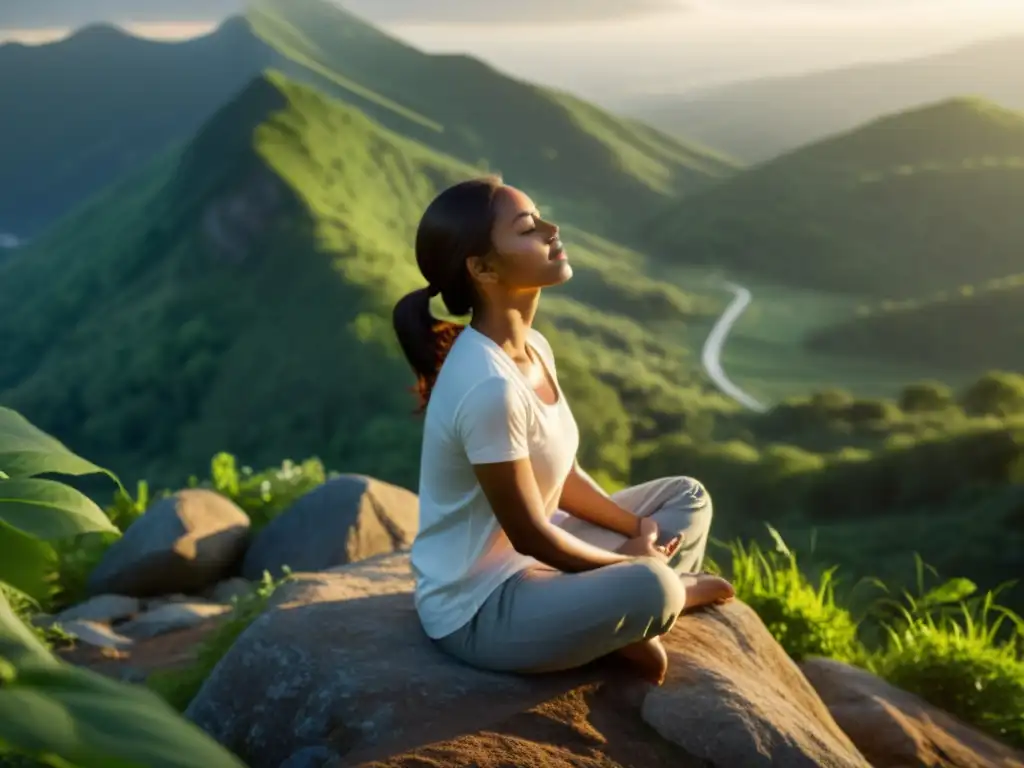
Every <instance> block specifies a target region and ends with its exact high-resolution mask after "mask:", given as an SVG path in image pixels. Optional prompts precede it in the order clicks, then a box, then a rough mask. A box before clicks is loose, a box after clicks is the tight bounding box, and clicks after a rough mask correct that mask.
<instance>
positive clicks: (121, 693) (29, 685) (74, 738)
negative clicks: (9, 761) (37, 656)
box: [0, 664, 245, 768]
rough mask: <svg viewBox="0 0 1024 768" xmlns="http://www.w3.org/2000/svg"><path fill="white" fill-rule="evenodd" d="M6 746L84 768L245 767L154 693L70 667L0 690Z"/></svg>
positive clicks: (42, 668)
mask: <svg viewBox="0 0 1024 768" xmlns="http://www.w3.org/2000/svg"><path fill="white" fill-rule="evenodd" d="M0 741H2V742H5V743H7V744H8V745H10V746H12V747H13V748H15V750H17V751H20V752H23V753H26V754H29V755H34V756H45V755H57V756H59V757H61V758H63V759H65V760H67V761H68V762H70V763H72V764H74V765H76V766H81V768H136V767H139V768H195V766H203V768H244V765H245V764H244V763H242V762H241V761H240V760H239V759H238V758H237V757H235V756H234V755H232V754H231V753H230V752H228V751H227V750H226V749H224V748H223V747H222V746H220V745H219V744H217V742H215V741H214V740H213V739H212V738H210V737H209V736H208V735H206V734H205V733H203V732H202V731H201V730H200V729H199V728H197V727H196V726H194V725H192V724H191V723H189V722H188V721H187V720H185V719H183V718H182V717H181V716H180V715H179V714H178V713H177V712H175V711H174V710H173V709H171V707H170V706H169V705H168V704H166V703H165V702H164V701H163V700H162V699H160V698H159V697H158V696H157V695H156V694H154V693H152V692H151V691H149V690H147V689H145V688H143V687H141V686H136V685H126V684H124V683H118V682H116V681H114V680H110V679H108V678H105V677H103V676H101V675H99V674H96V673H94V672H90V671H88V670H85V669H79V668H77V667H72V666H70V665H65V664H59V665H57V666H54V665H28V666H26V667H22V668H20V669H17V670H16V677H15V679H14V681H13V682H12V683H9V684H8V685H7V686H5V687H4V688H2V689H0Z"/></svg>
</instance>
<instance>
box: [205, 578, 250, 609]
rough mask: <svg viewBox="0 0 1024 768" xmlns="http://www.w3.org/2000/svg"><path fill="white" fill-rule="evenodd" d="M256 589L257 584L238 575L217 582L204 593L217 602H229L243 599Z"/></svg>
mask: <svg viewBox="0 0 1024 768" xmlns="http://www.w3.org/2000/svg"><path fill="white" fill-rule="evenodd" d="M255 591H256V585H255V584H253V583H252V582H251V581H249V580H248V579H243V578H241V577H239V576H236V577H235V578H233V579H227V580H225V581H222V582H219V583H218V584H215V585H214V586H213V587H211V588H210V589H208V590H207V591H206V592H205V593H204V594H205V596H206V597H207V598H209V599H210V600H212V601H213V602H215V603H221V604H224V605H226V604H228V603H230V602H231V601H232V600H234V599H236V598H237V599H239V600H241V599H242V598H243V597H247V596H248V595H251V594H252V593H253V592H255Z"/></svg>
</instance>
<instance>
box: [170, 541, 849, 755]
mask: <svg viewBox="0 0 1024 768" xmlns="http://www.w3.org/2000/svg"><path fill="white" fill-rule="evenodd" d="M412 587H413V581H412V576H411V573H410V566H409V559H408V556H407V555H406V554H391V555H384V556H380V557H376V558H372V559H369V560H366V561H363V562H361V563H357V564H354V565H349V566H345V567H342V568H338V569H334V570H333V571H331V572H327V573H320V574H298V575H297V576H295V577H294V581H292V582H290V583H286V584H285V585H284V586H283V587H282V588H281V589H280V590H279V591H278V593H276V595H275V598H274V601H273V604H272V606H271V607H270V609H269V610H268V611H267V612H266V613H265V614H264V615H263V616H261V617H260V618H259V619H257V620H256V621H255V622H254V623H253V624H252V625H251V626H250V627H249V629H247V630H246V631H245V632H244V633H243V634H242V635H241V637H239V639H238V640H237V641H236V642H235V644H234V646H232V648H231V650H230V651H229V652H228V653H227V654H226V655H225V657H224V658H223V659H222V660H221V662H220V663H219V664H218V665H217V667H216V668H215V669H214V670H213V672H212V674H211V675H210V677H209V678H208V679H207V680H206V682H205V683H204V685H203V687H202V689H201V690H200V691H199V693H198V694H197V696H196V698H195V699H194V700H193V701H192V703H191V705H190V706H189V708H188V710H187V712H186V716H187V717H188V718H190V719H191V720H192V721H193V722H195V723H196V724H198V725H199V726H200V727H202V728H203V729H204V730H206V731H207V732H208V733H210V734H211V735H213V737H214V738H216V739H217V740H218V741H220V742H221V743H222V744H224V745H225V746H227V747H228V748H229V749H231V750H232V751H233V752H235V753H236V754H238V755H239V756H240V757H241V758H242V759H243V760H244V761H246V763H247V764H249V765H250V766H251V767H252V768H280V766H282V764H284V765H289V766H296V765H322V766H324V768H327V767H328V766H330V768H338V767H339V766H343V765H344V766H352V765H356V764H357V763H358V762H359V761H361V760H369V759H371V758H372V759H384V758H386V759H387V760H388V762H387V763H386V764H387V765H395V766H397V765H405V764H407V763H408V764H409V765H423V764H441V765H449V764H450V765H456V764H457V765H470V764H479V765H491V764H492V762H491V761H490V759H489V758H488V759H486V760H484V758H483V756H484V755H486V754H487V752H488V750H491V749H495V748H498V747H499V746H502V745H503V746H502V748H503V749H504V748H507V749H508V750H510V751H509V752H508V753H507V754H506V757H507V756H508V755H513V754H514V755H515V760H518V761H519V762H515V760H514V761H513V762H514V764H516V765H522V766H526V765H533V764H537V765H555V766H557V765H566V766H568V765H591V764H593V765H595V766H596V765H606V766H612V765H616V764H619V761H626V762H625V763H623V764H627V763H629V760H633V759H635V760H639V759H640V758H643V762H642V763H632V764H643V765H645V766H650V768H659V767H660V766H665V767H666V768H667V767H668V766H689V765H704V766H707V765H716V766H723V768H733V766H740V765H743V766H746V765H760V764H765V765H767V764H768V761H770V760H772V759H773V758H774V759H775V760H776V761H777V762H776V763H775V764H777V765H781V766H789V765H794V766H795V765H801V766H802V765H815V764H817V765H826V766H858V768H859V767H860V766H867V762H866V761H865V760H864V759H863V758H861V757H860V755H859V754H858V753H857V750H856V749H855V748H854V747H853V745H852V744H851V743H850V742H849V740H848V739H847V738H846V736H845V735H844V734H843V733H842V731H840V730H839V728H838V726H836V724H835V722H834V721H833V720H832V718H831V716H830V715H829V713H828V711H827V709H826V708H825V706H824V704H822V703H821V701H820V700H818V699H817V698H816V695H815V694H814V691H813V690H812V689H811V688H810V686H809V685H808V684H807V681H806V680H805V679H804V678H803V676H802V675H801V674H800V672H799V670H797V669H796V668H795V667H794V666H793V665H792V663H791V662H789V665H788V666H787V665H786V664H785V663H784V661H788V659H786V657H785V654H784V653H783V651H782V649H781V648H779V647H778V645H776V644H775V642H774V640H772V638H771V636H770V635H769V634H768V632H767V630H766V629H765V627H764V625H763V624H761V623H760V622H759V621H758V620H757V618H756V616H754V614H753V613H752V612H751V611H750V609H748V608H746V607H745V606H742V605H738V604H737V605H732V606H726V607H724V608H721V609H713V610H711V611H708V612H706V613H704V614H695V615H692V616H686V617H683V618H682V619H680V620H679V622H678V623H677V625H676V627H675V628H674V629H673V631H672V633H671V635H670V637H671V640H670V642H671V644H672V647H673V649H674V650H673V655H674V656H675V661H676V664H677V665H678V666H680V667H682V666H684V665H685V666H686V667H687V669H686V670H685V672H683V671H680V672H678V673H673V677H672V678H671V680H670V682H669V684H668V687H667V688H665V689H662V690H655V691H653V692H651V693H648V690H647V688H646V686H643V685H639V694H640V695H639V696H637V695H636V693H637V687H638V686H637V684H633V685H624V684H623V681H622V680H621V678H619V677H618V676H617V675H616V674H614V670H613V669H612V668H611V667H610V666H609V665H604V664H595V665H591V666H590V667H588V668H586V669H583V670H578V671H575V672H571V673H566V674H559V675H541V676H533V677H526V676H517V675H505V674H496V673H491V672H486V671H482V670H477V669H473V668H471V667H469V666H466V665H464V664H461V663H459V662H457V661H455V660H453V659H451V658H450V657H448V656H446V655H444V654H443V653H441V652H440V651H439V650H438V649H437V648H436V647H435V646H434V645H433V644H432V643H431V642H430V641H429V640H428V639H427V638H426V636H425V635H424V634H423V630H422V629H421V627H420V625H419V621H418V619H417V617H416V613H415V609H414V607H413V600H412ZM691 644H692V645H694V647H700V648H702V649H704V653H698V652H694V653H692V654H690V655H687V654H686V653H683V652H681V651H680V650H679V649H680V648H686V647H689V646H690V645H691ZM705 655H706V656H707V665H706V667H704V668H703V669H704V671H703V672H701V667H700V664H701V659H702V658H703V657H704V656H705ZM733 670H740V672H734V671H733ZM683 674H685V675H687V676H688V678H689V679H690V681H691V682H690V683H689V686H687V685H686V684H685V683H684V681H683V677H681V675H683ZM718 678H723V679H724V680H726V681H727V684H722V683H720V681H719V680H718ZM609 680H611V681H613V682H611V683H608V682H607V681H609ZM787 686H788V687H787ZM627 689H628V690H631V691H632V693H630V694H629V695H628V696H627V695H626V691H627ZM748 689H749V690H748ZM645 695H646V697H647V700H648V702H649V703H647V704H644V706H643V711H644V714H645V717H646V718H647V720H648V722H651V723H655V724H656V728H657V729H658V730H660V731H661V732H662V733H663V734H665V736H666V737H667V739H663V738H661V737H659V736H658V734H657V733H655V732H654V731H653V730H652V729H651V728H649V727H648V726H647V725H645V724H644V723H643V721H642V720H641V718H640V707H641V701H643V697H644V696H645ZM716 696H723V697H727V699H726V701H725V702H718V701H717V700H714V697H716ZM687 697H690V698H692V699H693V700H694V701H696V702H700V706H696V705H694V704H693V703H692V702H690V701H686V699H687ZM772 707H776V708H778V712H779V714H773V713H772V712H771V711H769V710H771V708H772ZM799 718H802V719H803V720H802V721H801V722H798V721H797V720H798V719H799ZM598 728H599V729H600V731H599V732H598V731H597V730H596V729H598ZM685 728H690V729H693V730H695V731H697V732H698V736H697V737H687V736H685V735H680V732H681V731H682V730H684V729H685ZM531 739H534V740H537V743H536V744H527V743H526V742H527V741H529V740H531ZM672 742H676V743H672ZM677 744H682V745H683V746H684V747H685V749H683V748H681V747H680V746H677ZM709 745H710V746H714V747H715V748H716V749H720V750H721V755H720V756H719V755H718V754H715V753H711V752H709V751H708V750H707V747H708V746H709ZM406 750H412V751H411V752H407V751H406ZM691 750H693V751H692V752H691ZM403 755H404V756H403ZM584 755H589V756H588V757H586V758H584ZM709 755H710V756H709ZM574 756H575V757H578V758H579V761H577V760H576V759H575V757H574ZM630 756H632V757H630ZM599 758H600V759H599ZM445 760H448V761H449V762H445ZM453 760H454V761H455V762H451V761H453ZM815 760H819V761H820V762H817V763H815V762H814V761H815ZM460 761H461V762H460ZM704 761H708V762H704ZM493 764H494V765H509V764H513V763H510V762H509V761H508V760H507V759H506V760H505V761H504V762H501V761H498V762H493Z"/></svg>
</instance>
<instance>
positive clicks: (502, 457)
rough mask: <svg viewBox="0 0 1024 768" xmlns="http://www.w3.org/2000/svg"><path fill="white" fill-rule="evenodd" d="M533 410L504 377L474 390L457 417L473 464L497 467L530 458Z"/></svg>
mask: <svg viewBox="0 0 1024 768" xmlns="http://www.w3.org/2000/svg"><path fill="white" fill-rule="evenodd" d="M529 424H530V411H529V408H528V406H527V404H526V402H525V401H524V400H523V397H522V394H521V393H520V392H518V391H517V390H516V388H515V387H514V386H513V384H512V382H510V381H508V380H507V379H503V378H500V377H494V378H490V379H487V380H486V381H483V382H481V383H480V384H477V385H476V386H475V387H473V388H472V389H471V390H470V391H469V392H468V393H467V394H466V396H465V397H464V398H463V399H462V402H461V403H460V405H459V408H458V410H457V412H456V414H455V427H456V431H457V433H458V435H459V438H460V439H461V440H462V444H463V447H464V448H465V449H466V456H467V457H468V458H469V462H470V463H471V464H496V463H498V462H502V461H515V460H516V459H524V458H527V457H528V456H529V455H530V443H529Z"/></svg>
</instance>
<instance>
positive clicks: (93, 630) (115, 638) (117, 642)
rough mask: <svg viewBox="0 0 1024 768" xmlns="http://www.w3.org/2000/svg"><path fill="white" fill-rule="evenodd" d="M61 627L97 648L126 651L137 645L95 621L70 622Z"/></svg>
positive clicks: (130, 639)
mask: <svg viewBox="0 0 1024 768" xmlns="http://www.w3.org/2000/svg"><path fill="white" fill-rule="evenodd" d="M61 626H62V627H63V628H64V631H65V632H69V633H71V634H72V635H74V636H75V637H76V638H78V640H79V641H81V642H83V643H85V644H86V645H91V646H93V647H95V648H106V649H108V650H112V651H124V650H127V649H128V648H131V647H132V646H133V645H134V644H135V641H134V640H132V638H130V637H125V636H124V635H121V634H119V633H117V632H115V631H114V630H112V629H111V628H110V627H108V626H106V625H105V624H99V623H97V622H95V621H69V622H67V623H66V624H62V625H61Z"/></svg>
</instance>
